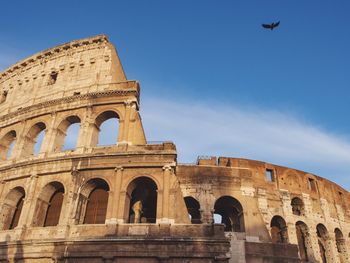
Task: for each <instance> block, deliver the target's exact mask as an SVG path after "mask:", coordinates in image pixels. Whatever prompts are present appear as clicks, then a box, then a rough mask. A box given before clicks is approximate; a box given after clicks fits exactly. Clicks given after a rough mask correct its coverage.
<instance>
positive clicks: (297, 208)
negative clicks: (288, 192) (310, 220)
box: [290, 197, 305, 216]
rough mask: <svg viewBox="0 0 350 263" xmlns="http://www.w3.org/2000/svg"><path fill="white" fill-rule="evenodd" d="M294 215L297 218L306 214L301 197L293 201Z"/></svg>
mask: <svg viewBox="0 0 350 263" xmlns="http://www.w3.org/2000/svg"><path fill="white" fill-rule="evenodd" d="M290 204H291V206H292V213H293V214H294V215H297V216H302V215H304V214H305V212H304V211H305V210H304V202H303V200H301V199H300V198H299V197H294V198H293V199H292V201H291V203H290Z"/></svg>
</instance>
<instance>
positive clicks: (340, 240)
mask: <svg viewBox="0 0 350 263" xmlns="http://www.w3.org/2000/svg"><path fill="white" fill-rule="evenodd" d="M334 234H335V243H336V245H337V251H338V254H339V261H340V262H341V263H346V262H349V261H348V257H347V251H346V242H345V239H344V236H343V233H342V232H341V230H340V229H339V228H336V229H335V230H334Z"/></svg>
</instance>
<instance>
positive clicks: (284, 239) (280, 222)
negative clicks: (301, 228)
mask: <svg viewBox="0 0 350 263" xmlns="http://www.w3.org/2000/svg"><path fill="white" fill-rule="evenodd" d="M270 226H271V240H272V242H274V243H288V231H287V224H286V221H285V220H284V219H283V218H282V217H280V216H274V217H273V218H272V219H271V225H270Z"/></svg>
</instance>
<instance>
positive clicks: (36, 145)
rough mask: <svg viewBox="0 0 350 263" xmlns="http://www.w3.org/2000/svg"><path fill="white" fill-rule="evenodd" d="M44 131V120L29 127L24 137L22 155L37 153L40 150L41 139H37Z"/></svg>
mask: <svg viewBox="0 0 350 263" xmlns="http://www.w3.org/2000/svg"><path fill="white" fill-rule="evenodd" d="M45 132H46V124H45V123H44V122H37V123H36V124H34V125H33V126H32V127H31V128H30V129H29V131H28V133H27V135H26V137H25V142H24V145H23V152H22V157H27V156H31V155H37V153H39V152H40V151H41V148H42V142H43V141H40V140H38V138H39V137H40V135H41V134H43V133H45ZM44 135H45V134H44ZM35 149H36V150H35ZM36 151H37V153H36Z"/></svg>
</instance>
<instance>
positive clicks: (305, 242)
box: [295, 221, 314, 262]
mask: <svg viewBox="0 0 350 263" xmlns="http://www.w3.org/2000/svg"><path fill="white" fill-rule="evenodd" d="M295 230H296V235H297V240H298V248H299V257H300V259H301V261H302V262H308V261H311V262H312V261H314V253H313V249H312V240H311V236H310V231H309V228H308V226H307V225H306V224H305V223H304V222H302V221H298V222H296V224H295Z"/></svg>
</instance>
